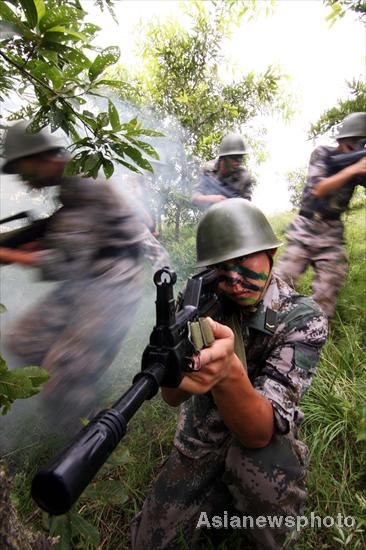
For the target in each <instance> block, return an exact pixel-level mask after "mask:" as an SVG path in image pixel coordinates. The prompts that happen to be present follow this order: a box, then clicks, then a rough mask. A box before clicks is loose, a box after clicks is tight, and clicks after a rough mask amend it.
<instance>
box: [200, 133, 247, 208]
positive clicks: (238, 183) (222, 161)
mask: <svg viewBox="0 0 366 550" xmlns="http://www.w3.org/2000/svg"><path fill="white" fill-rule="evenodd" d="M246 154H247V151H246V148H245V145H244V141H243V139H242V137H241V136H239V135H238V134H228V135H227V136H225V137H224V138H223V140H222V142H221V145H220V150H219V155H218V158H216V159H215V160H211V161H209V162H207V163H206V164H205V166H204V167H203V170H202V173H201V177H200V181H199V182H198V183H197V184H196V185H195V186H194V188H193V192H192V202H193V204H195V205H196V206H198V207H200V208H201V209H202V210H207V208H208V207H209V206H210V205H211V204H214V203H216V202H220V201H222V200H225V199H232V198H234V197H242V198H243V199H248V200H251V198H252V186H253V182H254V180H253V178H252V176H251V175H250V174H249V172H248V170H247V169H246V168H245V166H244V162H243V161H244V156H245V155H246Z"/></svg>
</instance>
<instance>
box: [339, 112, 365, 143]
mask: <svg viewBox="0 0 366 550" xmlns="http://www.w3.org/2000/svg"><path fill="white" fill-rule="evenodd" d="M336 132H337V133H336V134H335V136H334V137H335V138H336V139H340V138H347V137H366V113H365V112H363V113H351V114H350V115H348V116H346V118H344V119H343V121H342V122H340V123H339V124H338V126H337V130H336Z"/></svg>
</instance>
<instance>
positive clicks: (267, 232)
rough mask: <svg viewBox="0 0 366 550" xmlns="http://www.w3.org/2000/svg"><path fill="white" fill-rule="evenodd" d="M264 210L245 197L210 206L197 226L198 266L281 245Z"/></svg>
mask: <svg viewBox="0 0 366 550" xmlns="http://www.w3.org/2000/svg"><path fill="white" fill-rule="evenodd" d="M281 244H282V243H281V241H279V240H278V239H277V237H276V235H275V234H274V232H273V230H272V227H271V226H270V225H269V222H268V220H267V218H266V217H265V215H264V214H263V212H261V210H259V208H257V207H256V206H254V205H253V204H252V203H251V202H249V201H247V200H246V199H227V200H224V201H220V202H217V203H216V204H214V205H212V206H211V207H210V208H209V209H208V210H207V212H205V214H204V216H203V217H202V219H201V221H200V223H199V225H198V229H197V240H196V247H197V267H205V266H209V265H214V264H216V263H219V262H225V261H226V260H232V259H233V258H238V257H239V256H244V255H246V254H253V253H254V252H260V251H262V250H271V249H273V248H277V247H279V246H281Z"/></svg>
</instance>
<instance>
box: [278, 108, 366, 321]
mask: <svg viewBox="0 0 366 550" xmlns="http://www.w3.org/2000/svg"><path fill="white" fill-rule="evenodd" d="M365 137H366V113H352V114H351V115H348V116H347V117H346V118H345V119H344V120H343V122H342V123H341V124H340V125H339V126H338V132H337V134H336V139H337V142H338V146H337V147H327V146H319V147H317V148H316V149H315V150H314V151H313V153H312V155H311V157H310V164H309V169H308V176H307V180H306V184H305V187H304V190H303V193H302V198H301V203H300V212H299V214H298V215H297V217H296V218H295V220H294V221H293V222H292V223H291V225H290V226H289V228H288V230H287V240H288V245H287V248H286V250H285V252H284V254H283V256H281V259H280V261H279V263H278V265H277V266H276V268H275V272H276V274H277V275H279V277H281V278H282V279H284V280H286V281H287V282H288V283H289V284H291V285H294V284H295V282H296V281H297V279H298V278H299V276H300V275H301V274H302V273H303V272H304V271H305V270H306V269H307V267H308V266H309V264H310V265H311V266H312V267H313V269H314V279H313V283H312V288H313V298H314V300H315V301H316V302H317V303H318V304H319V305H320V307H321V308H322V310H323V311H324V312H325V313H326V314H327V315H328V317H332V315H334V312H335V308H336V303H337V297H338V294H339V292H340V290H341V288H342V286H343V284H344V281H345V278H346V275H347V253H346V250H345V247H344V244H345V240H344V234H343V233H344V227H343V222H342V220H341V215H342V214H343V212H345V210H346V209H347V207H348V205H349V202H350V200H351V198H352V194H353V192H354V190H355V187H356V186H357V185H363V186H365V185H366V180H365V175H366V158H363V159H361V160H359V161H358V162H356V163H354V164H352V165H350V166H347V167H346V168H343V169H342V170H340V171H339V172H337V173H335V174H333V175H330V176H329V175H328V173H329V159H330V157H331V156H332V155H334V154H341V153H350V152H352V151H355V150H357V149H359V147H360V142H361V138H365Z"/></svg>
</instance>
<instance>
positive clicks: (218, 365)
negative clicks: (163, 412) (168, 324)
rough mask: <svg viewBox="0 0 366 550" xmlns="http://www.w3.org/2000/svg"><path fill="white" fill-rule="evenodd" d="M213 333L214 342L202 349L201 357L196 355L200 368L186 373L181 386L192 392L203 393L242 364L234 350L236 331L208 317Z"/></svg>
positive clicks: (184, 389) (196, 361)
mask: <svg viewBox="0 0 366 550" xmlns="http://www.w3.org/2000/svg"><path fill="white" fill-rule="evenodd" d="M208 319H209V322H210V325H211V328H212V331H213V334H214V336H215V341H214V343H213V344H212V345H211V346H210V347H208V348H205V349H203V350H202V351H201V354H200V356H199V357H195V359H194V360H195V365H196V368H198V369H199V370H197V371H195V372H192V373H189V374H186V375H185V376H184V377H183V379H182V381H181V383H180V386H179V388H180V389H181V390H183V391H186V392H188V393H190V394H203V393H206V392H208V391H210V390H211V389H212V388H213V387H214V386H216V385H217V384H220V382H222V381H223V380H225V379H226V378H227V377H228V376H229V374H230V372H231V370H232V369H234V368H238V366H241V368H242V365H241V362H240V361H239V359H238V357H237V355H236V354H235V352H234V333H233V331H232V330H231V329H230V328H229V327H227V326H225V325H221V324H220V323H218V322H217V321H213V320H212V319H210V318H208Z"/></svg>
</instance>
